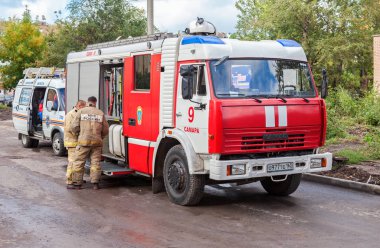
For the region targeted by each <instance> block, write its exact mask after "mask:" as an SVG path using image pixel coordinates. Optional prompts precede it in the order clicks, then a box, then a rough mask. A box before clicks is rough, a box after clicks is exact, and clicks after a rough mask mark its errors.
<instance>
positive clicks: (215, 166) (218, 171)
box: [210, 152, 332, 181]
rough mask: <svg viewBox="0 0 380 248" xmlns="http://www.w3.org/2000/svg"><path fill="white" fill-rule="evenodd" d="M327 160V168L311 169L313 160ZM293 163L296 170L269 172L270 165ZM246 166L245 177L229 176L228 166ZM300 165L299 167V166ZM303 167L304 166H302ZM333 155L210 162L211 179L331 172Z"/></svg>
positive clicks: (212, 160)
mask: <svg viewBox="0 0 380 248" xmlns="http://www.w3.org/2000/svg"><path fill="white" fill-rule="evenodd" d="M318 158H320V159H322V158H324V159H326V162H327V163H326V167H318V168H311V166H310V165H311V159H318ZM287 162H290V163H293V164H294V169H292V170H288V171H278V172H268V165H269V164H276V163H287ZM241 164H244V165H245V174H243V175H230V176H228V175H227V166H229V165H241ZM297 165H298V166H297ZM300 165H303V166H300ZM331 166H332V154H331V153H329V152H327V153H322V154H311V155H304V156H294V157H278V158H265V159H242V160H216V159H211V160H210V179H213V180H223V181H225V180H239V179H251V178H260V177H271V176H278V175H291V174H298V173H308V172H320V171H328V170H331Z"/></svg>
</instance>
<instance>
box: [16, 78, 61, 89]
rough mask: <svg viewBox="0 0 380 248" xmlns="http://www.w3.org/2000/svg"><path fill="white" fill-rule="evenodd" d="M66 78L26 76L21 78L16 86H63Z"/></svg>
mask: <svg viewBox="0 0 380 248" xmlns="http://www.w3.org/2000/svg"><path fill="white" fill-rule="evenodd" d="M65 84H66V80H65V79H62V78H37V79H35V78H27V79H21V80H20V81H19V82H18V84H17V86H32V87H48V86H50V87H52V88H57V89H59V88H65Z"/></svg>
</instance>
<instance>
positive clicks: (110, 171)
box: [85, 161, 135, 176]
mask: <svg viewBox="0 0 380 248" xmlns="http://www.w3.org/2000/svg"><path fill="white" fill-rule="evenodd" d="M100 166H101V167H102V173H103V174H104V175H106V176H119V175H129V174H133V173H134V172H135V171H134V170H131V169H129V168H127V167H123V166H121V165H117V164H113V163H111V162H100ZM85 167H86V169H90V163H89V162H88V161H87V162H86V165H85Z"/></svg>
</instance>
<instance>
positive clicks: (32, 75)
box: [23, 67, 65, 80]
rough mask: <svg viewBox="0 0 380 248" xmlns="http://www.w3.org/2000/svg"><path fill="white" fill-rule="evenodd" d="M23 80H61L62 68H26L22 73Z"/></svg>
mask: <svg viewBox="0 0 380 248" xmlns="http://www.w3.org/2000/svg"><path fill="white" fill-rule="evenodd" d="M23 74H24V75H25V76H24V80H25V79H37V78H55V77H60V78H62V77H63V76H64V74H65V69H64V68H55V67H40V68H27V69H25V70H24V71H23Z"/></svg>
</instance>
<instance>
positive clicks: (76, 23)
mask: <svg viewBox="0 0 380 248" xmlns="http://www.w3.org/2000/svg"><path fill="white" fill-rule="evenodd" d="M66 8H67V10H68V12H69V15H68V17H67V18H65V19H58V20H57V22H56V28H55V30H53V31H52V33H50V34H49V35H48V37H47V43H48V49H47V52H46V54H45V56H44V60H43V64H45V65H49V66H64V65H65V61H66V57H67V54H68V53H69V52H71V51H78V50H83V49H84V48H85V47H86V46H87V45H89V44H94V43H100V42H106V41H112V40H115V39H117V38H118V37H120V38H128V37H129V36H132V37H133V36H141V35H144V34H145V33H146V27H147V24H146V18H145V15H144V11H143V10H142V9H139V8H136V7H134V6H133V5H131V4H130V2H129V1H127V0H71V1H70V2H69V3H68V5H67V7H66Z"/></svg>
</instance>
